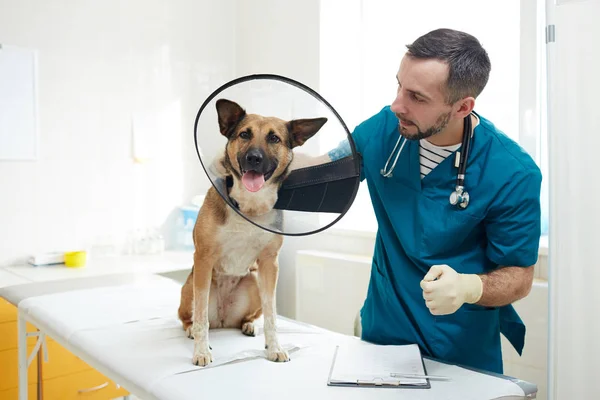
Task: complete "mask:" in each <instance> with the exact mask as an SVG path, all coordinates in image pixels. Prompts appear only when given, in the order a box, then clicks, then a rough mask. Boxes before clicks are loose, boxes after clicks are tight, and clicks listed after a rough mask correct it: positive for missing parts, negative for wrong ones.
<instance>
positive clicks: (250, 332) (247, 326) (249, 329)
mask: <svg viewBox="0 0 600 400" xmlns="http://www.w3.org/2000/svg"><path fill="white" fill-rule="evenodd" d="M242 333H243V334H244V335H246V336H255V334H254V324H253V323H252V322H246V323H244V325H242Z"/></svg>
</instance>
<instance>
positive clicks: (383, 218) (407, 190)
mask: <svg viewBox="0 0 600 400" xmlns="http://www.w3.org/2000/svg"><path fill="white" fill-rule="evenodd" d="M478 117H479V119H480V122H479V124H478V125H477V126H476V128H475V131H474V136H473V138H472V141H471V154H470V156H469V158H468V162H467V169H466V177H465V187H466V190H467V191H468V192H469V194H470V197H471V201H470V203H469V206H468V208H467V209H466V210H461V209H458V208H455V207H453V206H452V205H450V203H449V196H450V193H451V192H452V191H453V190H454V186H455V183H456V173H457V169H456V168H455V166H454V155H453V154H452V155H450V156H449V157H447V158H446V159H445V160H444V161H443V162H442V163H440V164H439V165H438V166H437V167H435V168H434V169H433V170H432V171H431V172H430V173H429V174H428V175H427V176H425V177H424V178H423V179H421V175H420V169H419V165H420V164H419V142H418V141H410V140H409V141H407V142H406V144H405V146H404V149H403V150H402V154H401V155H400V157H399V158H398V162H397V164H396V167H395V168H394V171H393V176H392V177H390V178H384V177H383V176H381V173H380V171H381V169H382V168H383V166H384V165H385V161H386V160H387V159H388V157H389V155H390V154H391V152H392V149H393V148H394V145H395V144H396V141H397V139H398V135H399V132H398V119H397V117H396V116H395V115H394V113H393V112H392V111H391V110H390V108H389V106H388V107H384V108H383V109H382V110H381V111H380V112H379V113H378V114H376V115H374V116H373V117H371V118H370V119H368V120H366V121H365V122H363V123H362V124H360V125H359V126H357V127H356V129H355V131H354V132H353V134H352V137H353V139H354V141H355V144H356V149H357V151H358V153H360V154H361V155H362V163H363V164H362V170H361V180H363V179H365V180H366V181H367V184H368V187H369V192H370V195H371V200H372V203H373V207H374V211H375V214H376V217H377V221H378V232H377V237H376V242H375V249H374V256H373V264H372V269H371V278H370V283H369V287H368V293H367V297H366V300H365V302H364V305H363V307H362V309H361V318H362V338H363V339H364V340H366V341H369V342H373V343H379V344H408V343H417V344H418V345H419V346H420V348H421V350H422V352H423V353H424V354H425V355H427V356H430V357H433V358H437V359H440V360H445V361H448V362H452V363H455V364H459V365H464V366H468V367H472V368H479V369H483V370H487V371H492V372H496V373H502V372H503V367H502V354H501V346H500V333H502V334H504V335H505V336H506V338H507V339H508V340H509V341H510V343H511V344H512V345H513V347H514V348H515V349H516V350H517V352H518V353H519V354H521V352H522V349H523V345H524V341H525V325H524V324H523V322H522V320H521V319H520V317H519V316H518V314H517V313H516V311H515V310H514V308H513V306H512V305H508V306H505V307H498V308H491V307H481V306H478V305H470V304H465V305H463V306H462V307H461V308H460V309H459V310H458V311H456V312H455V313H453V314H450V315H442V316H434V315H432V314H431V313H430V311H429V309H428V308H427V307H426V306H425V300H424V299H423V294H422V289H421V287H420V282H421V280H422V279H423V277H424V276H425V274H426V273H427V271H428V270H429V268H430V267H431V266H432V265H435V264H448V265H449V266H451V267H452V268H454V269H455V270H456V271H458V272H461V273H469V274H478V273H486V272H490V271H493V270H494V269H496V268H498V267H499V266H520V267H527V266H531V265H533V264H535V263H536V261H537V257H538V249H539V238H540V225H541V222H540V218H541V210H540V187H541V179H542V177H541V172H540V170H539V168H538V167H537V165H536V164H535V162H534V161H533V160H532V159H531V157H530V156H529V155H528V154H527V153H526V152H524V151H523V149H522V148H521V147H519V146H518V145H517V144H516V143H515V142H514V141H512V140H511V139H509V138H508V137H507V136H506V135H504V134H503V133H502V132H500V131H499V130H498V129H497V128H496V127H495V126H494V125H493V124H492V123H491V122H490V121H488V120H486V119H485V118H483V117H481V116H479V115H478ZM346 143H347V142H346ZM348 153H349V148H348V147H347V146H346V147H345V148H344V147H343V146H341V147H339V148H337V149H335V150H333V151H331V152H330V157H331V158H332V159H337V158H339V157H341V156H344V155H346V154H348ZM392 161H393V158H392ZM390 165H391V162H390Z"/></svg>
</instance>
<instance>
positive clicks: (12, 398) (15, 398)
mask: <svg viewBox="0 0 600 400" xmlns="http://www.w3.org/2000/svg"><path fill="white" fill-rule="evenodd" d="M27 398H28V399H29V400H37V384H35V383H32V384H31V385H29V387H28V389H27ZM0 400H19V388H12V389H8V390H3V391H1V392H0Z"/></svg>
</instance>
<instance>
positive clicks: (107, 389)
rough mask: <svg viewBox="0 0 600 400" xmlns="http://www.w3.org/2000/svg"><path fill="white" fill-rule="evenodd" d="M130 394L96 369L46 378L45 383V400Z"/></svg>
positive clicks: (97, 398) (91, 399) (94, 399)
mask: <svg viewBox="0 0 600 400" xmlns="http://www.w3.org/2000/svg"><path fill="white" fill-rule="evenodd" d="M128 394H129V393H128V392H127V391H126V390H125V389H123V388H117V385H116V384H115V383H114V382H112V381H111V380H110V379H108V378H106V377H105V376H104V375H102V374H101V373H99V372H98V371H96V370H94V369H91V370H88V371H83V372H78V373H76V374H72V375H66V376H61V377H59V378H54V379H48V380H44V384H43V395H44V400H71V399H86V400H107V399H113V398H115V397H122V396H127V395H128Z"/></svg>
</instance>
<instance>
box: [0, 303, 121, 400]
mask: <svg viewBox="0 0 600 400" xmlns="http://www.w3.org/2000/svg"><path fill="white" fill-rule="evenodd" d="M27 331H28V332H35V331H36V328H35V327H34V326H33V325H30V324H28V325H27ZM35 341H36V338H35V337H30V338H28V340H27V347H28V352H27V354H28V355H30V354H31V351H32V349H33V347H34V345H35ZM17 343H18V341H17V309H16V307H15V306H13V305H12V304H10V303H8V302H7V301H6V300H4V299H0V371H1V373H0V400H17V399H18V395H19V390H18V383H19V381H18V376H19V372H18V371H19V370H18V352H17V348H18V344H17ZM46 343H47V345H48V362H43V361H42V363H41V365H40V366H39V367H40V370H38V363H37V358H36V359H34V361H33V362H32V363H31V365H30V366H29V370H28V373H29V374H28V383H29V386H28V398H29V399H30V400H35V399H37V392H38V374H40V373H41V377H42V379H41V382H40V389H41V390H42V393H43V399H44V400H69V399H88V400H92V399H93V400H109V399H114V398H116V397H121V396H126V395H127V394H128V392H127V391H126V390H125V389H123V388H119V387H118V386H117V385H116V384H115V383H114V382H112V381H111V380H110V379H108V378H106V377H105V376H104V375H102V374H101V373H99V372H98V371H96V370H95V369H93V368H92V367H90V366H89V365H88V364H86V363H85V362H84V361H83V360H81V359H80V358H79V357H77V356H75V355H74V354H72V353H71V352H69V351H68V350H66V349H65V348H64V347H62V346H61V345H59V344H58V343H57V342H55V341H54V340H52V339H51V338H48V337H47V339H46ZM42 360H43V358H42Z"/></svg>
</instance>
